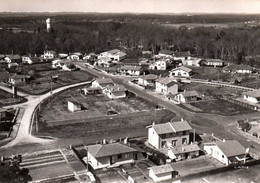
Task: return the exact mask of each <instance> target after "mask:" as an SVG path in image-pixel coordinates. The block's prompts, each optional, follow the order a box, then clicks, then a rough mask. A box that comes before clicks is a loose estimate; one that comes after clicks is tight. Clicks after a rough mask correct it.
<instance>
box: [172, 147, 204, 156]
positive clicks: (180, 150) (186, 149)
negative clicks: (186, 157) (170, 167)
mask: <svg viewBox="0 0 260 183" xmlns="http://www.w3.org/2000/svg"><path fill="white" fill-rule="evenodd" d="M199 150H200V147H199V146H198V145H197V144H189V145H185V146H176V147H174V148H171V151H172V152H173V153H174V154H175V155H176V154H182V153H187V152H194V151H199Z"/></svg>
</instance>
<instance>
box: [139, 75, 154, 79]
mask: <svg viewBox="0 0 260 183" xmlns="http://www.w3.org/2000/svg"><path fill="white" fill-rule="evenodd" d="M139 78H141V79H144V80H156V79H157V78H158V76H157V75H155V74H148V75H144V76H140V77H139Z"/></svg>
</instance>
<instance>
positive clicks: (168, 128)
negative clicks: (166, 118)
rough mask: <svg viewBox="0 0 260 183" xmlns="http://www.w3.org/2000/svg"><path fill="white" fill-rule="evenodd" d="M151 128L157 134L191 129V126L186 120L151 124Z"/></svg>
mask: <svg viewBox="0 0 260 183" xmlns="http://www.w3.org/2000/svg"><path fill="white" fill-rule="evenodd" d="M152 128H153V129H154V130H155V131H156V133H157V134H158V135H159V134H166V133H176V132H181V131H187V130H191V129H192V128H191V126H190V125H189V123H188V122H187V121H178V122H168V123H162V124H156V125H153V126H152Z"/></svg>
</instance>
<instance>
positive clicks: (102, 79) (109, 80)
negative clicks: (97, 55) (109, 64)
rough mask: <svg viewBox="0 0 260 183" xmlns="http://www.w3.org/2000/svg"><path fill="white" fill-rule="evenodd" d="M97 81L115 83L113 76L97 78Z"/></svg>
mask: <svg viewBox="0 0 260 183" xmlns="http://www.w3.org/2000/svg"><path fill="white" fill-rule="evenodd" d="M96 81H97V82H98V83H99V84H100V85H101V84H114V81H113V80H112V79H111V78H97V79H96Z"/></svg>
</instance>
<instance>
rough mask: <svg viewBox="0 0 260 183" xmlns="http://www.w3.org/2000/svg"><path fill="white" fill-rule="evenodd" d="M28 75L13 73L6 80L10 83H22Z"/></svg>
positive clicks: (27, 78) (26, 80)
mask: <svg viewBox="0 0 260 183" xmlns="http://www.w3.org/2000/svg"><path fill="white" fill-rule="evenodd" d="M29 78H30V76H28V75H18V74H14V75H11V76H10V77H9V80H8V82H9V83H10V84H12V85H23V84H26V83H27V82H28V80H29Z"/></svg>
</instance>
